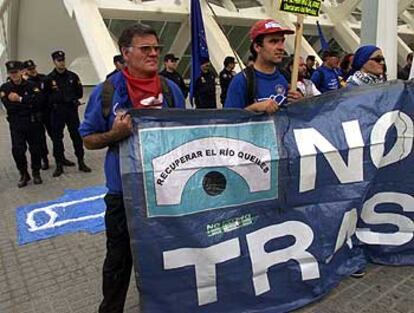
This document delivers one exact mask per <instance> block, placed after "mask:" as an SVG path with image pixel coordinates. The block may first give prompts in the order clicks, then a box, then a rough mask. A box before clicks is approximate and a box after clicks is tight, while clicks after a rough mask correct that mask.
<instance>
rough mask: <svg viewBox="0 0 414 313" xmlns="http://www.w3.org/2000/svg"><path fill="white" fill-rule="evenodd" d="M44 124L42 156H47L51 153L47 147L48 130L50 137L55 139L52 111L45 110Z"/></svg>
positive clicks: (41, 138)
mask: <svg viewBox="0 0 414 313" xmlns="http://www.w3.org/2000/svg"><path fill="white" fill-rule="evenodd" d="M42 124H43V125H42V132H41V136H40V145H41V156H42V158H47V155H48V154H49V149H48V148H47V139H46V132H47V134H48V135H49V137H50V139H51V140H52V141H53V130H52V121H51V112H50V111H44V112H43V116H42Z"/></svg>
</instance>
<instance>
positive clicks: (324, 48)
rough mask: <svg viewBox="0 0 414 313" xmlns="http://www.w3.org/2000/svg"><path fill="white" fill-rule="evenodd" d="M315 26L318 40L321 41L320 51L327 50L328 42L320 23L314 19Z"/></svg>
mask: <svg viewBox="0 0 414 313" xmlns="http://www.w3.org/2000/svg"><path fill="white" fill-rule="evenodd" d="M316 26H317V27H318V34H319V40H320V41H321V47H322V51H328V50H329V43H328V42H327V41H326V39H325V36H324V35H323V32H322V28H321V25H320V24H319V22H318V21H316Z"/></svg>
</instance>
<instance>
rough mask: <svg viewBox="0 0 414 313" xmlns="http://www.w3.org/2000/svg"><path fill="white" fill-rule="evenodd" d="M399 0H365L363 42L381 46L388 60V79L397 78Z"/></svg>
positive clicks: (363, 5) (362, 27)
mask: <svg viewBox="0 0 414 313" xmlns="http://www.w3.org/2000/svg"><path fill="white" fill-rule="evenodd" d="M397 22H398V1H389V0H363V2H362V24H361V44H362V45H365V44H373V45H376V46H378V47H380V48H381V49H382V51H383V53H384V56H385V58H386V60H387V74H388V79H395V78H397V62H398V51H397V40H396V38H397V37H398V25H397Z"/></svg>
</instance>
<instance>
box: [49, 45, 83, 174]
mask: <svg viewBox="0 0 414 313" xmlns="http://www.w3.org/2000/svg"><path fill="white" fill-rule="evenodd" d="M52 59H53V63H54V65H55V69H54V70H53V71H52V72H51V73H50V74H49V75H48V80H49V86H48V91H49V104H50V106H51V108H52V115H51V116H52V129H53V155H54V157H55V160H56V169H55V171H54V172H53V177H58V176H60V175H62V174H63V166H75V163H73V162H72V161H69V160H67V159H66V158H65V155H64V151H65V147H64V145H63V132H64V129H65V126H67V127H68V130H69V134H70V138H71V139H72V143H73V147H74V149H75V155H76V157H77V159H78V169H79V170H80V171H82V172H85V173H88V172H90V171H91V169H90V168H89V167H88V166H86V164H85V162H84V155H85V153H84V150H83V144H82V138H81V136H80V135H79V130H78V129H79V124H80V122H79V114H78V106H79V105H80V102H79V99H81V98H82V96H83V88H82V84H81V81H80V79H79V76H78V75H77V74H75V73H74V72H71V71H69V70H68V69H67V68H66V64H65V53H64V52H63V51H60V50H59V51H55V52H53V53H52Z"/></svg>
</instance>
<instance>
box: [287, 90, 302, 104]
mask: <svg viewBox="0 0 414 313" xmlns="http://www.w3.org/2000/svg"><path fill="white" fill-rule="evenodd" d="M300 99H303V95H302V93H301V92H300V91H298V90H289V92H288V100H289V102H293V101H297V100H300Z"/></svg>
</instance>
